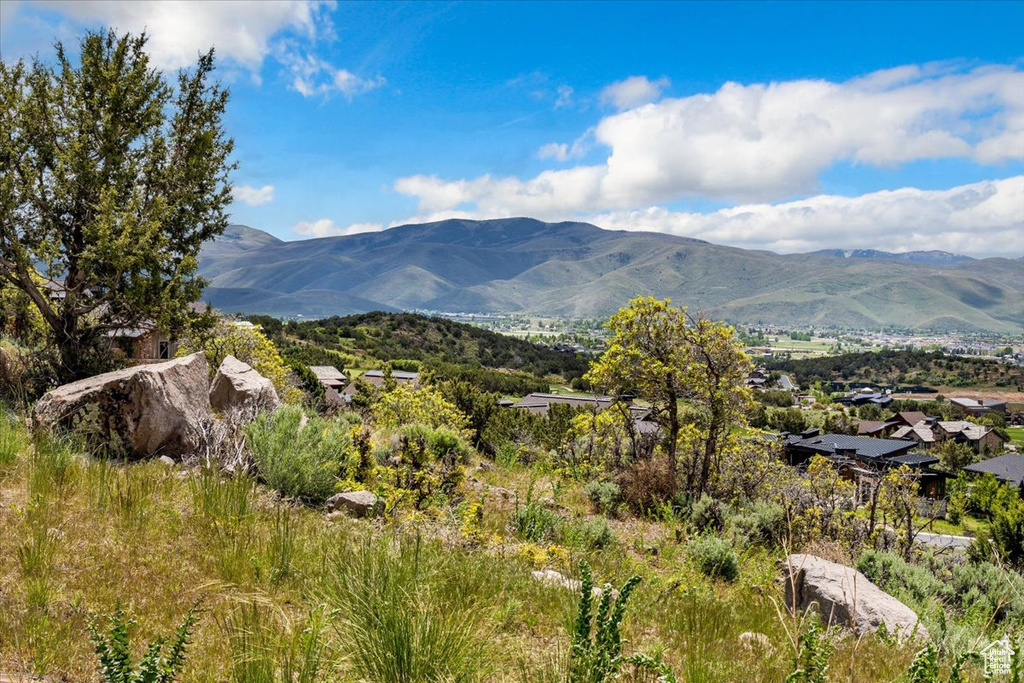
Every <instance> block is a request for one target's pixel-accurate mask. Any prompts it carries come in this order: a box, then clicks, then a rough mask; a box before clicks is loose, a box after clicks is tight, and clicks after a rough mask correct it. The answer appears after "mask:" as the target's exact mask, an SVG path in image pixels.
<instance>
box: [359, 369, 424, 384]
mask: <svg viewBox="0 0 1024 683" xmlns="http://www.w3.org/2000/svg"><path fill="white" fill-rule="evenodd" d="M363 377H365V378H367V379H369V378H370V377H380V378H383V377H384V371H383V370H367V371H366V372H364V373H363ZM419 378H420V373H418V372H405V371H404V370H392V371H391V379H395V380H406V381H410V382H414V381H416V380H418V379H419Z"/></svg>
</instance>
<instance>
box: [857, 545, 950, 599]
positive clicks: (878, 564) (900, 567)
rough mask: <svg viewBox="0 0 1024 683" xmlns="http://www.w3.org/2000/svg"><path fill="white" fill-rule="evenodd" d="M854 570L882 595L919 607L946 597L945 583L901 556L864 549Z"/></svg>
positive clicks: (924, 568)
mask: <svg viewBox="0 0 1024 683" xmlns="http://www.w3.org/2000/svg"><path fill="white" fill-rule="evenodd" d="M856 567H857V571H859V572H860V573H862V574H863V575H864V576H866V577H868V579H870V580H871V582H872V583H874V584H875V585H876V586H878V587H879V588H881V589H882V590H884V591H885V592H886V593H889V594H890V595H893V596H895V597H896V598H898V599H900V600H902V601H903V602H905V603H908V604H910V605H912V606H915V607H918V608H923V607H925V606H926V605H928V604H929V603H930V602H931V601H932V600H933V599H936V598H939V599H942V597H943V596H947V595H948V592H949V591H948V588H947V586H946V584H945V583H943V582H942V581H939V580H938V579H936V578H935V576H934V575H933V574H932V573H931V572H930V571H929V570H928V569H927V568H926V567H922V566H920V565H916V564H910V563H909V562H906V561H905V560H904V559H903V558H902V557H899V556H898V555H895V554H893V553H887V552H882V551H880V550H868V551H865V552H864V553H862V554H861V556H860V557H859V558H857V563H856Z"/></svg>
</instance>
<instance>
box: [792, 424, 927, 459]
mask: <svg viewBox="0 0 1024 683" xmlns="http://www.w3.org/2000/svg"><path fill="white" fill-rule="evenodd" d="M915 445H916V444H914V443H913V442H909V441H903V440H897V439H874V438H871V437H868V436H850V435H849V434H819V433H818V430H817V429H811V430H809V431H806V432H803V433H802V434H800V435H799V436H797V435H788V436H787V439H786V456H787V459H788V460H789V464H790V465H802V464H804V463H806V462H807V461H808V460H810V459H811V458H812V457H813V456H815V455H822V456H824V457H826V458H829V459H830V460H832V461H833V462H835V463H836V464H837V465H846V464H853V463H861V464H863V465H866V466H877V465H879V464H881V463H884V462H885V461H887V460H888V459H890V458H894V457H896V456H899V455H906V454H907V453H908V452H909V451H910V450H912V449H913V448H914V446H915Z"/></svg>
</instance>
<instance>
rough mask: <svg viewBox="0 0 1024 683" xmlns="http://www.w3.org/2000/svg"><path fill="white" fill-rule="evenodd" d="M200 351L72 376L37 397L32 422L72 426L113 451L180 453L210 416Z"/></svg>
mask: <svg viewBox="0 0 1024 683" xmlns="http://www.w3.org/2000/svg"><path fill="white" fill-rule="evenodd" d="M209 387H210V376H209V370H208V366H207V364H206V357H205V356H204V355H203V354H201V353H194V354H192V355H191V356H185V357H184V358H176V359H174V360H170V361H167V362H164V363H153V364H150V365H137V366H135V367H132V368H127V369H125V370H117V371H115V372H107V373H104V374H102V375H96V376H95V377H89V378H88V379H83V380H79V381H77V382H72V383H71V384H65V385H63V386H60V387H57V388H56V389H54V390H53V391H50V392H48V393H47V394H46V395H44V396H43V397H42V398H41V399H39V401H38V403H36V409H35V414H34V420H35V424H36V425H38V426H41V427H51V428H53V427H63V428H69V429H74V428H78V429H81V430H82V431H83V433H84V434H85V435H86V436H87V437H89V438H93V439H95V440H96V441H97V442H98V443H99V444H102V445H105V446H107V447H108V448H109V449H110V453H111V454H112V455H115V456H125V457H150V456H160V455H168V456H180V455H185V454H188V453H191V452H192V451H193V450H195V448H196V446H197V442H198V434H197V427H199V426H201V425H202V424H203V423H204V422H208V421H209V420H210V419H212V417H213V414H212V413H211V411H210V394H209Z"/></svg>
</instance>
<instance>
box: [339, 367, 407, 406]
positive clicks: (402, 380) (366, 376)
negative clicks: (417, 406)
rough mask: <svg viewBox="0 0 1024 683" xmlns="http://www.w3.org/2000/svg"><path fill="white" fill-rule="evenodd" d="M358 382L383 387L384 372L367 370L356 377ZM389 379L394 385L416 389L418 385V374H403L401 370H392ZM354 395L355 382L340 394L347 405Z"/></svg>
mask: <svg viewBox="0 0 1024 683" xmlns="http://www.w3.org/2000/svg"><path fill="white" fill-rule="evenodd" d="M356 379H358V380H363V381H364V382H366V383H368V384H372V385H373V386H375V387H379V388H383V387H384V381H385V380H384V371H383V370H367V371H366V372H364V373H363V374H362V375H360V376H359V377H357V378H356ZM391 379H392V380H394V382H395V384H399V385H406V384H407V385H409V386H412V387H418V386H419V385H420V373H418V372H405V371H403V370H392V371H391ZM355 393H356V383H355V381H353V382H351V383H350V384H348V385H347V386H346V387H345V388H344V390H342V392H341V396H342V399H343V400H345V402H347V403H349V402H351V401H352V396H353V395H355Z"/></svg>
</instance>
